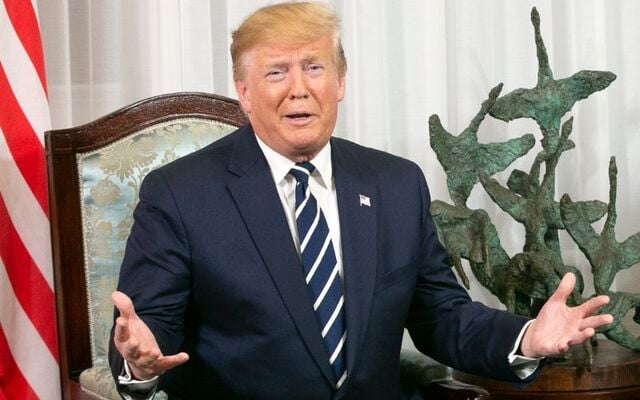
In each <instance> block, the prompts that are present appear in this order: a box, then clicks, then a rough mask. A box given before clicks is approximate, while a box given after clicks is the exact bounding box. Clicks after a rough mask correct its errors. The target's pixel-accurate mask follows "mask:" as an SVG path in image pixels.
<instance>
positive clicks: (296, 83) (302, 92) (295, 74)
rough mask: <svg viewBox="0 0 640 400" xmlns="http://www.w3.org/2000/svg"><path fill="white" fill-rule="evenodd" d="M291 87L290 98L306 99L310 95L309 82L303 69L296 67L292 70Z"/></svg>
mask: <svg viewBox="0 0 640 400" xmlns="http://www.w3.org/2000/svg"><path fill="white" fill-rule="evenodd" d="M290 77H291V87H290V90H289V99H290V100H295V99H306V98H308V97H309V90H308V89H307V83H306V81H305V76H304V72H303V71H302V69H298V68H296V69H295V70H294V71H292V73H291V75H290Z"/></svg>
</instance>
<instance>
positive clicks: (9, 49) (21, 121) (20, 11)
mask: <svg viewBox="0 0 640 400" xmlns="http://www.w3.org/2000/svg"><path fill="white" fill-rule="evenodd" d="M35 1H36V0H0V400H3V399H5V398H6V399H59V398H60V379H59V370H58V347H57V339H56V325H55V302H54V292H53V271H52V262H51V243H50V237H49V210H48V205H47V177H46V164H45V152H44V146H43V142H44V141H43V134H44V131H45V130H47V129H49V124H50V119H49V105H48V100H47V89H46V87H47V86H46V79H45V71H44V60H43V52H42V43H41V40H40V30H39V26H38V17H37V13H36V7H35Z"/></svg>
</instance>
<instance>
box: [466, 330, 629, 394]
mask: <svg viewBox="0 0 640 400" xmlns="http://www.w3.org/2000/svg"><path fill="white" fill-rule="evenodd" d="M593 353H594V362H593V367H592V368H591V371H588V370H587V369H586V368H585V366H584V360H585V351H584V349H583V348H582V346H574V347H573V348H572V349H571V351H570V353H569V358H568V359H566V360H563V361H554V362H551V363H547V365H546V366H545V367H544V369H543V370H542V372H541V373H540V375H539V376H538V378H537V379H536V380H535V381H534V382H532V383H531V384H530V385H529V386H527V387H526V388H524V389H518V388H515V387H514V386H512V385H509V384H507V383H503V382H498V381H495V380H492V379H486V378H480V377H477V376H474V375H469V374H465V373H461V372H458V371H456V372H454V377H455V378H456V379H458V380H460V381H462V382H466V383H471V384H474V385H479V386H482V387H483V388H485V389H487V390H488V391H489V392H490V393H491V398H492V399H498V400H500V399H557V400H577V399H588V400H595V399H597V400H605V399H606V400H623V399H624V400H640V352H634V351H632V350H629V349H626V348H624V347H621V346H619V345H618V344H616V343H614V342H611V341H609V340H598V345H597V346H594V348H593Z"/></svg>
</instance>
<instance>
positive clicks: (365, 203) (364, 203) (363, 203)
mask: <svg viewBox="0 0 640 400" xmlns="http://www.w3.org/2000/svg"><path fill="white" fill-rule="evenodd" d="M360 207H371V199H370V198H369V197H367V196H365V195H363V194H361V195H360Z"/></svg>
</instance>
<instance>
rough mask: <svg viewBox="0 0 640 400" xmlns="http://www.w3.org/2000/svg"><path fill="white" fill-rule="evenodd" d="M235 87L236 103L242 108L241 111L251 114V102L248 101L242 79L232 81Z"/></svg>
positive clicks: (246, 90) (245, 86)
mask: <svg viewBox="0 0 640 400" xmlns="http://www.w3.org/2000/svg"><path fill="white" fill-rule="evenodd" d="M233 83H234V85H235V87H236V94H237V95H238V101H239V102H240V105H241V106H242V109H243V110H244V112H245V113H246V114H249V113H251V101H250V100H249V95H248V93H247V92H248V89H247V85H246V83H245V82H244V80H242V79H238V80H235V81H233Z"/></svg>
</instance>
